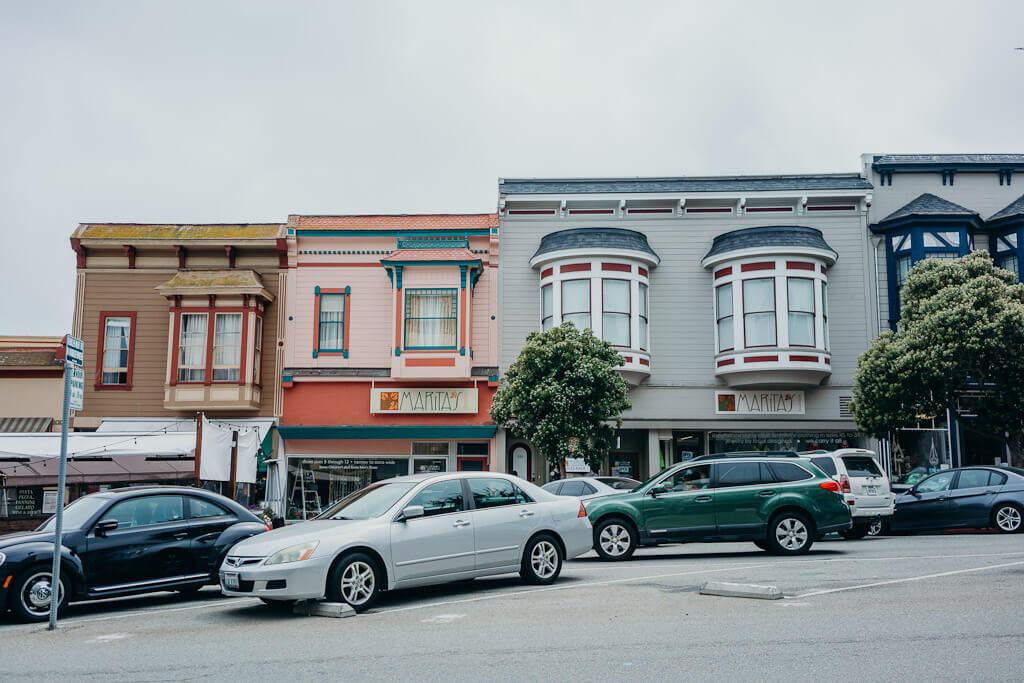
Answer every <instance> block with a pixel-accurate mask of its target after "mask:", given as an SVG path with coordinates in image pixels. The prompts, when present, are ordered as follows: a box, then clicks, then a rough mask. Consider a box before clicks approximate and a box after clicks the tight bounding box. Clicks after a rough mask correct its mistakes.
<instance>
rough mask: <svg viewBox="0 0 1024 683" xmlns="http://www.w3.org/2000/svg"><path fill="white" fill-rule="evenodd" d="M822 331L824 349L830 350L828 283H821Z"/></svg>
mask: <svg viewBox="0 0 1024 683" xmlns="http://www.w3.org/2000/svg"><path fill="white" fill-rule="evenodd" d="M821 331H822V334H823V336H824V339H822V341H823V342H824V349H825V350H826V351H828V349H829V346H828V283H827V282H822V283H821Z"/></svg>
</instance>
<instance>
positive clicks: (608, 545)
mask: <svg viewBox="0 0 1024 683" xmlns="http://www.w3.org/2000/svg"><path fill="white" fill-rule="evenodd" d="M636 536H637V534H636V529H635V528H634V527H633V525H632V524H630V523H629V522H627V521H626V520H624V519H619V518H618V517H613V518H612V519H606V520H604V521H602V522H600V523H599V524H598V525H597V527H596V528H595V529H594V550H596V551H597V554H598V556H599V557H600V558H601V559H602V560H608V561H611V562H615V561H618V560H628V559H629V558H630V557H632V556H633V551H635V550H636V540H637V539H636Z"/></svg>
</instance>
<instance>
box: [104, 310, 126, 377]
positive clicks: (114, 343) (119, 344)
mask: <svg viewBox="0 0 1024 683" xmlns="http://www.w3.org/2000/svg"><path fill="white" fill-rule="evenodd" d="M131 334H132V319H131V318H129V317H123V318H122V317H112V316H111V317H107V318H105V319H104V325H103V375H102V382H101V383H102V384H103V385H106V386H118V385H121V386H124V385H127V384H128V372H129V362H130V361H129V350H130V348H131Z"/></svg>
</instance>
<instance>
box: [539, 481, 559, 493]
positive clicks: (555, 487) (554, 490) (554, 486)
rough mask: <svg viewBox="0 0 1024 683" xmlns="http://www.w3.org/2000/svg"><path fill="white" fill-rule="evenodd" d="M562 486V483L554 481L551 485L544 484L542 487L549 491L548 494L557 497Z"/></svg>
mask: <svg viewBox="0 0 1024 683" xmlns="http://www.w3.org/2000/svg"><path fill="white" fill-rule="evenodd" d="M561 485H562V482H560V481H553V482H551V483H550V484H544V486H542V487H541V488H542V489H544V490H545V491H547V492H548V493H554V494H555V495H558V487H559V486H561Z"/></svg>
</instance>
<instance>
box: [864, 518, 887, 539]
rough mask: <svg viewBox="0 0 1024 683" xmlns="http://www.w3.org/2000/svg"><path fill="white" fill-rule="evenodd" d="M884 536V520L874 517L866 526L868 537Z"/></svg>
mask: <svg viewBox="0 0 1024 683" xmlns="http://www.w3.org/2000/svg"><path fill="white" fill-rule="evenodd" d="M883 535H885V520H884V519H882V518H881V517H875V518H874V519H873V520H871V523H870V524H868V536H883Z"/></svg>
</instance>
